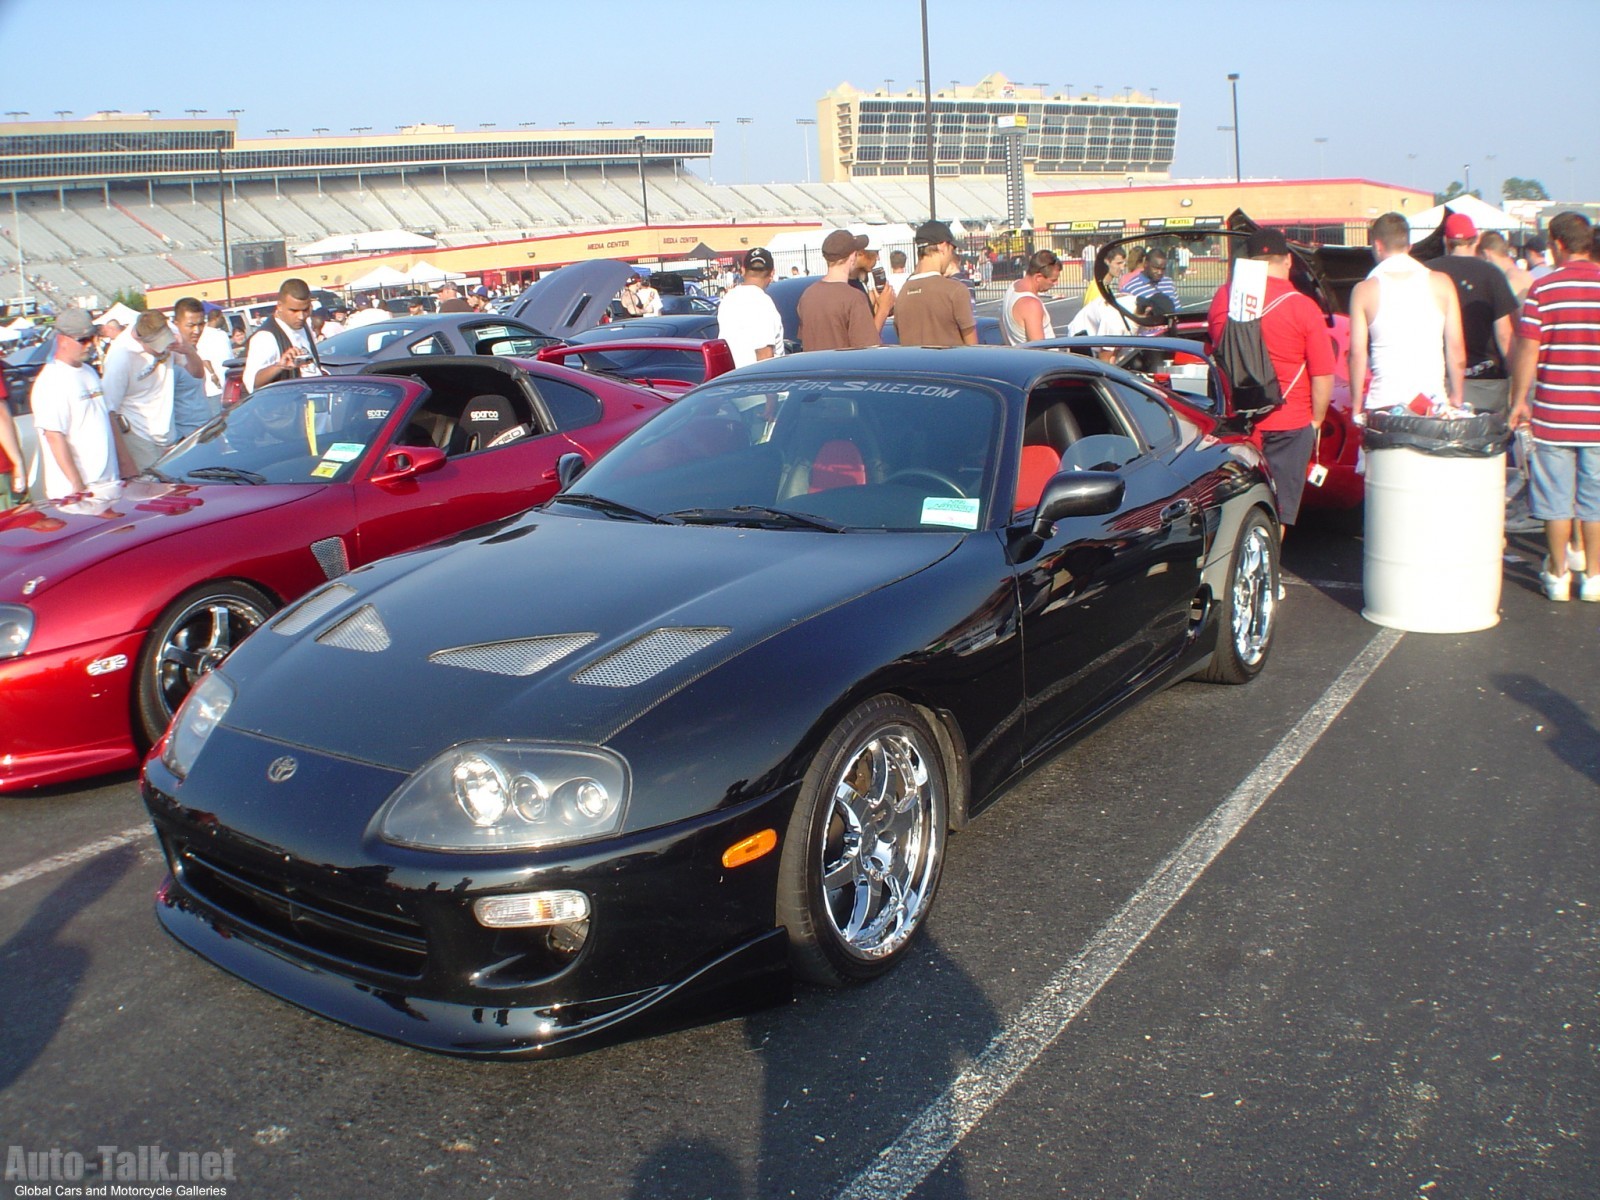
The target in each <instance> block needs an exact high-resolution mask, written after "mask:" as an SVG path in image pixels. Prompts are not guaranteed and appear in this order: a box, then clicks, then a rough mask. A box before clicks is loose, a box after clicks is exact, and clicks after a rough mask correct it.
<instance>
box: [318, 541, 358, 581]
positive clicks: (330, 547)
mask: <svg viewBox="0 0 1600 1200" xmlns="http://www.w3.org/2000/svg"><path fill="white" fill-rule="evenodd" d="M311 556H312V557H313V558H315V559H316V560H317V566H319V567H321V568H322V573H323V574H324V575H326V576H327V577H328V578H329V579H337V578H339V576H341V575H348V574H350V555H349V553H348V552H347V551H346V550H345V547H344V539H343V538H339V537H330V538H323V539H322V540H321V541H318V542H312V543H311Z"/></svg>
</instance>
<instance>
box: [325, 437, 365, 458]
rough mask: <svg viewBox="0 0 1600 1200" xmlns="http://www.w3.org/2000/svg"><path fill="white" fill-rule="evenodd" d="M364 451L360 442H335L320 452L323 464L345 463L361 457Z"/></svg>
mask: <svg viewBox="0 0 1600 1200" xmlns="http://www.w3.org/2000/svg"><path fill="white" fill-rule="evenodd" d="M364 449H366V447H364V446H363V445H362V444H361V443H360V442H335V443H334V444H333V445H331V446H329V447H328V448H327V449H326V450H324V451H323V452H322V459H323V461H324V462H334V463H347V462H350V461H352V460H353V459H357V458H360V457H361V451H362V450H364Z"/></svg>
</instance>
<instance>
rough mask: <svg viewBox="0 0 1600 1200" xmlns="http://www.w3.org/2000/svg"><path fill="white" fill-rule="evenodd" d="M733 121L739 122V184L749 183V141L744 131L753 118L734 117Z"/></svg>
mask: <svg viewBox="0 0 1600 1200" xmlns="http://www.w3.org/2000/svg"><path fill="white" fill-rule="evenodd" d="M734 120H735V121H737V122H739V174H740V176H741V179H740V182H741V183H749V182H750V139H749V135H748V134H747V133H746V132H745V130H746V129H748V128H749V126H750V123H751V122H752V121H754V120H755V118H754V117H735V118H734Z"/></svg>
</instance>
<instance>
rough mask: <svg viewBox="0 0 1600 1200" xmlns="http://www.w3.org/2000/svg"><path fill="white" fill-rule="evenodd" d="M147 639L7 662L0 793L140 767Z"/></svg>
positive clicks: (0, 705)
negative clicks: (138, 692)
mask: <svg viewBox="0 0 1600 1200" xmlns="http://www.w3.org/2000/svg"><path fill="white" fill-rule="evenodd" d="M142 640H143V634H141V633H124V634H118V635H117V636H115V637H109V638H102V639H100V640H98V641H93V642H86V643H84V644H82V645H79V646H71V647H69V648H67V649H65V650H52V651H46V652H44V653H41V654H24V655H23V656H22V657H21V658H8V659H5V660H0V792H13V791H20V790H21V789H23V788H32V787H42V786H44V785H46V784H54V783H65V782H67V781H69V780H73V779H82V778H84V777H85V776H89V775H98V774H102V773H104V772H106V771H119V770H122V769H124V768H127V767H136V766H138V765H139V755H138V752H137V751H136V750H135V749H134V745H133V728H132V724H131V721H132V711H133V710H132V703H133V701H132V692H131V689H132V687H133V680H134V676H135V673H136V671H137V669H138V661H139V646H140V643H141V642H142Z"/></svg>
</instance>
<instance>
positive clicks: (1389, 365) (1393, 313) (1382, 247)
mask: <svg viewBox="0 0 1600 1200" xmlns="http://www.w3.org/2000/svg"><path fill="white" fill-rule="evenodd" d="M1368 238H1369V240H1370V241H1371V243H1372V253H1373V255H1374V256H1375V257H1376V258H1377V260H1378V265H1377V266H1376V267H1374V268H1372V273H1371V274H1369V275H1368V276H1367V277H1366V278H1365V279H1363V280H1362V281H1361V282H1360V283H1358V284H1356V286H1355V290H1354V291H1353V292H1351V293H1350V412H1351V416H1352V417H1353V418H1354V420H1355V421H1356V423H1357V424H1358V425H1359V424H1365V422H1366V414H1367V413H1368V412H1369V411H1371V410H1373V409H1378V408H1393V407H1395V406H1397V405H1405V404H1410V403H1411V402H1412V401H1413V400H1415V399H1416V398H1417V397H1418V396H1422V397H1425V398H1426V400H1427V401H1428V403H1429V404H1433V403H1435V402H1437V401H1440V400H1443V401H1445V402H1447V403H1448V404H1450V405H1451V406H1452V407H1455V408H1459V407H1461V391H1462V380H1463V379H1464V378H1465V376H1466V367H1467V352H1466V344H1465V342H1464V340H1463V338H1462V336H1461V305H1460V302H1459V301H1458V300H1457V299H1456V289H1455V284H1453V283H1452V282H1451V281H1450V279H1449V277H1448V276H1445V275H1441V274H1440V273H1439V272H1437V271H1430V270H1428V268H1427V267H1425V266H1423V265H1422V264H1421V263H1419V262H1418V261H1417V260H1416V259H1414V258H1412V257H1411V254H1410V253H1409V252H1410V250H1411V228H1410V226H1409V225H1408V224H1407V223H1406V219H1405V218H1404V217H1403V216H1401V215H1400V214H1399V213H1384V215H1383V216H1381V217H1379V218H1378V219H1377V220H1376V221H1374V222H1373V223H1372V228H1371V230H1370V231H1369V233H1368ZM1369 375H1370V377H1371V381H1372V386H1371V388H1370V389H1368V387H1367V380H1368V377H1369Z"/></svg>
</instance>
